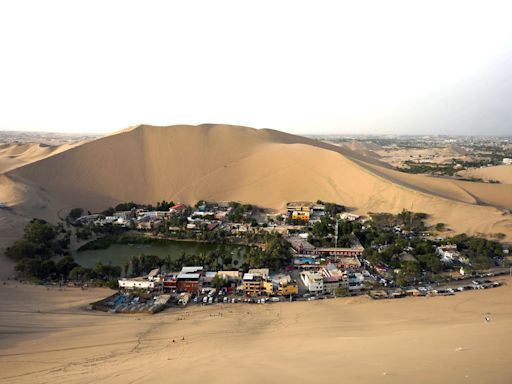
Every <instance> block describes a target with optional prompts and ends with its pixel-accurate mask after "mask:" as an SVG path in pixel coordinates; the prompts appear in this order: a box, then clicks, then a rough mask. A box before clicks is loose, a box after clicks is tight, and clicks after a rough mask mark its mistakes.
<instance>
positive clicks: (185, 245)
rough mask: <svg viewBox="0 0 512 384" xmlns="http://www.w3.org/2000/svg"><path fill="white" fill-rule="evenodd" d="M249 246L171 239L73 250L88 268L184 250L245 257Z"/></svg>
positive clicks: (77, 260) (189, 253)
mask: <svg viewBox="0 0 512 384" xmlns="http://www.w3.org/2000/svg"><path fill="white" fill-rule="evenodd" d="M247 249H248V247H246V246H243V245H231V244H230V245H220V244H211V243H200V242H188V241H169V242H167V243H165V244H133V245H129V244H112V245H110V246H109V247H108V248H106V249H95V250H87V251H82V252H76V251H75V252H73V258H74V259H75V261H76V262H77V263H78V264H80V265H82V266H84V267H88V268H92V267H94V266H95V265H96V264H97V263H99V262H101V263H103V264H111V265H119V266H123V265H124V264H126V262H127V261H128V260H130V258H131V257H132V256H139V255H142V254H146V255H157V256H160V257H164V256H167V255H171V257H172V258H173V259H175V258H178V257H179V256H180V255H181V253H182V252H185V254H187V255H194V254H195V255H199V254H201V253H208V252H212V251H218V252H219V253H220V254H221V255H223V254H227V253H231V255H232V256H233V259H238V257H237V255H240V256H241V257H242V258H243V255H244V254H245V253H246V252H247Z"/></svg>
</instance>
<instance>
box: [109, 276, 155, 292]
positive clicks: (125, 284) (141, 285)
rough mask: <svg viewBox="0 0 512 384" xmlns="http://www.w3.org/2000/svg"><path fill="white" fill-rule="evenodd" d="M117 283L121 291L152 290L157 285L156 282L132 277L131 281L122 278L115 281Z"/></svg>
mask: <svg viewBox="0 0 512 384" xmlns="http://www.w3.org/2000/svg"><path fill="white" fill-rule="evenodd" d="M117 283H118V284H119V288H121V289H128V290H132V289H147V290H153V289H155V286H156V285H157V282H156V281H154V280H148V279H147V278H145V277H134V278H131V279H127V278H123V279H119V280H117Z"/></svg>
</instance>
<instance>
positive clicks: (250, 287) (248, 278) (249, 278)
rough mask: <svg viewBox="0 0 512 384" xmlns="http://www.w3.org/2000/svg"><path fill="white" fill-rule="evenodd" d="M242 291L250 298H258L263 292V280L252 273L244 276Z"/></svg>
mask: <svg viewBox="0 0 512 384" xmlns="http://www.w3.org/2000/svg"><path fill="white" fill-rule="evenodd" d="M242 289H243V291H244V293H245V294H246V295H248V296H257V295H259V294H260V292H261V291H262V290H263V278H262V277H261V276H259V275H254V274H252V273H246V274H244V278H243V281H242Z"/></svg>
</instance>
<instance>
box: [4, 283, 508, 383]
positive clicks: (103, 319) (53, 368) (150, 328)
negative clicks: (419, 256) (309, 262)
mask: <svg viewBox="0 0 512 384" xmlns="http://www.w3.org/2000/svg"><path fill="white" fill-rule="evenodd" d="M105 294H107V293H106V292H105V291H96V290H91V291H80V290H78V289H71V288H67V289H65V290H64V291H58V290H56V289H53V290H50V291H47V290H46V289H45V288H44V287H29V286H18V287H17V288H15V287H14V286H13V285H8V286H0V302H2V305H3V311H1V312H0V330H1V331H2V333H3V335H2V337H1V338H0V364H1V366H2V369H1V370H0V381H2V382H3V383H91V382H94V383H126V382H137V383H154V382H174V381H177V380H179V382H183V383H197V382H209V383H232V382H233V383H234V382H236V383H261V382H266V383H288V382H296V383H306V382H307V383H312V382H313V383H317V382H357V383H363V384H364V383H411V382H415V383H432V382H435V383H496V384H500V383H510V375H511V374H512V368H511V367H510V364H509V362H508V359H509V356H510V354H511V353H512V332H511V328H512V302H511V301H510V295H511V294H512V288H511V287H510V286H505V287H502V288H498V289H494V290H489V291H475V292H466V293H461V294H458V295H456V296H452V297H440V298H413V299H402V300H396V301H380V302H373V301H369V300H368V299H366V298H358V299H337V300H329V301H327V300H324V301H317V302H302V303H297V302H295V303H280V304H272V305H243V304H242V305H226V306H222V305H217V306H209V307H194V308H187V309H185V310H168V311H166V312H163V313H161V314H158V315H155V316H137V315H134V316H131V315H110V314H99V313H91V312H87V311H84V310H82V309H80V307H81V306H83V305H84V304H85V303H87V302H89V301H91V300H93V299H95V298H98V297H101V296H103V295H105ZM38 311H40V312H38ZM488 312H489V313H490V317H491V322H489V323H485V321H484V314H486V313H488ZM219 314H222V316H219ZM182 337H184V338H185V340H182ZM173 339H174V340H175V343H173V342H172V340H173Z"/></svg>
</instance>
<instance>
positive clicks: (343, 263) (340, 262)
mask: <svg viewBox="0 0 512 384" xmlns="http://www.w3.org/2000/svg"><path fill="white" fill-rule="evenodd" d="M335 262H336V265H337V266H338V268H341V269H360V268H361V262H360V261H359V259H358V258H357V257H336V259H335Z"/></svg>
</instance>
